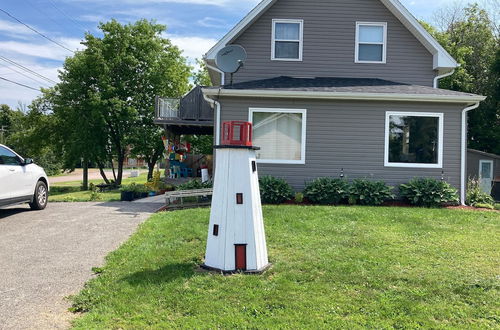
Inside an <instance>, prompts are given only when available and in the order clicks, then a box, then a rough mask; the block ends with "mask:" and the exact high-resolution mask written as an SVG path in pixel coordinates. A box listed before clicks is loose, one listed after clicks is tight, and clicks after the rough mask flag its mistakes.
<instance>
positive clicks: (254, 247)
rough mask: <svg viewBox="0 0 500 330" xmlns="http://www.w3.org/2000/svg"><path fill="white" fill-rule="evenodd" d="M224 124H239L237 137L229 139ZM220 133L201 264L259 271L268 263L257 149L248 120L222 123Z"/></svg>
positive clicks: (228, 128)
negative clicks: (221, 135)
mask: <svg viewBox="0 0 500 330" xmlns="http://www.w3.org/2000/svg"><path fill="white" fill-rule="evenodd" d="M228 125H232V127H233V129H234V126H235V125H236V126H237V127H238V126H239V133H240V136H239V139H236V140H234V139H229V137H232V138H234V132H233V130H232V129H231V127H228ZM244 132H247V135H246V136H247V137H248V138H247V139H246V141H245V134H244ZM224 134H225V137H226V139H223V145H221V146H217V147H215V149H216V159H217V169H216V172H215V180H214V192H213V197H212V209H211V214H210V225H209V230H208V240H207V249H206V254H205V264H204V265H203V267H205V268H208V269H213V270H218V271H223V272H235V271H244V272H252V273H255V272H261V271H264V270H265V269H267V268H268V267H269V262H268V258H267V247H266V237H265V232H264V221H263V217H262V206H261V201H260V191H259V178H258V173H257V163H256V155H255V150H258V149H259V148H255V147H253V146H251V124H250V123H241V122H231V123H224ZM243 144H246V145H243Z"/></svg>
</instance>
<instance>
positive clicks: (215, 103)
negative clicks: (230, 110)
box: [203, 93, 220, 145]
mask: <svg viewBox="0 0 500 330" xmlns="http://www.w3.org/2000/svg"><path fill="white" fill-rule="evenodd" d="M203 98H204V99H205V101H207V102H208V103H210V104H212V105H213V107H214V110H215V120H216V122H215V144H216V145H219V144H220V102H219V101H216V100H214V99H211V98H209V97H208V96H207V95H206V94H205V93H203Z"/></svg>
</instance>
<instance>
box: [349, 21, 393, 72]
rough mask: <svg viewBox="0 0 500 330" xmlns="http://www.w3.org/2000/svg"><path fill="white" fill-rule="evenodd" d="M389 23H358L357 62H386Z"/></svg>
mask: <svg viewBox="0 0 500 330" xmlns="http://www.w3.org/2000/svg"><path fill="white" fill-rule="evenodd" d="M386 54H387V23H363V22H357V23H356V49H355V62H356V63H386Z"/></svg>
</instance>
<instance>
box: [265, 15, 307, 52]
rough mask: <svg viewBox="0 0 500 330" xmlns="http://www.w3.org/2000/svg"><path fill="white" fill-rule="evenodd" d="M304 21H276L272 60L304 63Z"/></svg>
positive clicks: (274, 23)
mask: <svg viewBox="0 0 500 330" xmlns="http://www.w3.org/2000/svg"><path fill="white" fill-rule="evenodd" d="M303 35H304V21H303V20H296V19H274V20H273V35H272V51H271V53H272V54H271V59H273V60H280V61H302V48H303Z"/></svg>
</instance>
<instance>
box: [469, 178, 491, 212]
mask: <svg viewBox="0 0 500 330" xmlns="http://www.w3.org/2000/svg"><path fill="white" fill-rule="evenodd" d="M494 202H495V201H494V200H493V197H491V196H490V195H489V194H487V193H485V192H484V191H482V190H481V187H480V186H479V181H478V180H474V179H469V182H468V183H467V197H466V199H465V203H466V204H467V205H469V206H476V205H477V204H490V205H493V203H494Z"/></svg>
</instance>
